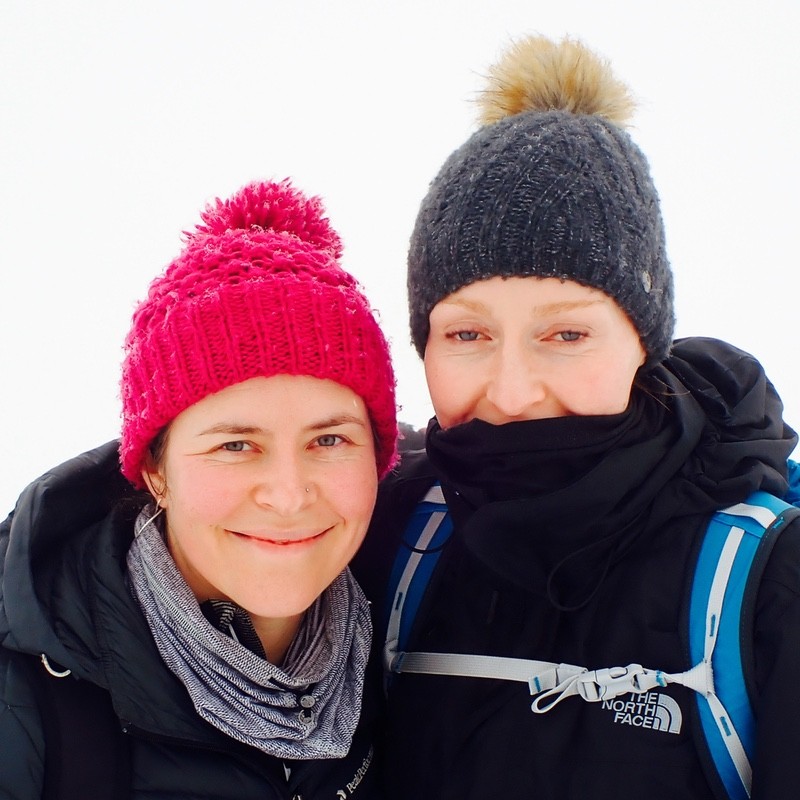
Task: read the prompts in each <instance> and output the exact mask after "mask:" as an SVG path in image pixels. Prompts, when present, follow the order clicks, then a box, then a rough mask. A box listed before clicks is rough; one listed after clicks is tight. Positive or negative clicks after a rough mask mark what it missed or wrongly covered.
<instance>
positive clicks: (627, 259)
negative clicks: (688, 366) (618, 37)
mask: <svg viewBox="0 0 800 800" xmlns="http://www.w3.org/2000/svg"><path fill="white" fill-rule="evenodd" d="M481 105H482V122H483V123H484V125H483V127H482V128H481V129H480V130H478V131H477V132H476V133H475V134H473V135H472V137H471V138H470V139H468V140H467V141H466V143H465V144H463V145H462V146H461V147H459V148H458V149H457V150H456V151H455V152H454V153H453V154H452V155H451V156H450V157H449V158H448V159H447V161H446V162H445V164H444V166H443V167H442V169H441V171H440V172H439V174H438V175H437V176H436V178H435V179H434V181H433V183H432V184H431V186H430V189H429V191H428V194H427V196H426V197H425V199H424V200H423V201H422V205H421V207H420V211H419V215H418V217H417V221H416V225H415V228H414V231H413V233H412V236H411V243H410V248H409V256H408V296H409V309H410V318H411V338H412V341H413V343H414V345H415V347H416V348H417V351H418V352H419V354H420V356H422V355H424V352H425V345H426V342H427V339H428V333H429V322H428V318H429V315H430V312H431V309H432V308H433V307H434V306H435V305H436V304H437V303H438V302H439V301H440V300H442V299H444V298H445V297H447V296H448V295H449V294H451V293H453V292H455V291H457V290H458V289H460V288H461V287H463V286H466V285H468V284H470V283H473V282H475V281H479V280H484V279H487V278H492V277H494V276H503V277H511V276H538V277H543V278H544V277H555V278H561V279H563V280H573V281H576V282H577V283H580V284H583V285H585V286H591V287H593V288H595V289H599V290H601V291H603V292H605V293H606V294H607V295H609V296H610V297H612V298H613V299H614V300H615V301H616V302H617V303H618V304H619V306H620V307H621V308H622V309H623V311H625V313H626V314H627V315H628V317H629V318H630V320H631V322H632V323H633V325H634V327H635V328H636V330H637V331H638V332H639V336H640V338H641V341H642V345H643V347H644V348H645V350H646V352H647V362H646V363H647V364H648V365H649V366H653V365H655V364H657V363H658V362H660V361H662V360H663V359H664V358H665V357H666V356H667V355H668V353H669V348H670V344H671V342H672V334H673V328H674V322H675V320H674V313H673V286H672V273H671V270H670V267H669V262H668V261H667V256H666V251H665V245H664V230H663V224H662V221H661V213H660V209H659V202H658V195H657V193H656V190H655V187H654V185H653V182H652V179H651V177H650V172H649V168H648V164H647V160H646V159H645V157H644V155H643V154H642V152H641V151H640V150H639V148H638V147H637V146H636V145H635V144H634V143H633V141H632V140H631V138H630V137H629V136H628V134H627V133H626V132H625V131H624V130H623V129H622V128H621V127H620V126H621V125H622V124H624V122H625V120H626V119H627V117H628V116H629V115H630V113H631V111H632V109H633V103H632V101H631V99H630V96H629V94H628V91H627V89H626V87H625V86H624V85H623V84H621V83H620V82H619V81H617V80H616V79H615V78H614V77H613V75H612V74H611V71H610V68H609V66H608V64H607V63H606V62H605V61H603V60H601V59H600V58H598V57H597V56H596V55H595V54H593V53H592V52H591V51H589V50H587V49H586V48H585V47H584V46H583V45H581V44H580V43H578V42H575V41H572V40H564V41H562V42H560V43H553V42H551V41H550V40H548V39H545V38H543V37H531V38H528V39H525V40H522V41H520V42H518V43H516V44H515V45H513V46H512V48H511V49H510V50H509V51H508V53H507V54H506V55H505V57H504V58H503V59H502V60H501V61H500V62H499V63H498V64H497V65H496V66H495V67H494V68H493V69H492V71H491V73H490V84H489V88H488V89H487V90H486V91H485V92H484V93H483V95H482V99H481Z"/></svg>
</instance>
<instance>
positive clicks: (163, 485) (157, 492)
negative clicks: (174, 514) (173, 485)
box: [142, 466, 167, 508]
mask: <svg viewBox="0 0 800 800" xmlns="http://www.w3.org/2000/svg"><path fill="white" fill-rule="evenodd" d="M142 480H143V481H144V482H145V485H146V486H147V490H148V491H149V492H150V494H151V495H153V499H154V500H155V501H156V505H157V506H158V507H159V508H166V507H167V481H166V480H165V478H164V476H163V475H162V474H161V473H160V472H159V471H158V470H156V469H150V468H148V467H146V466H145V467H142Z"/></svg>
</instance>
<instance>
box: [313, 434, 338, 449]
mask: <svg viewBox="0 0 800 800" xmlns="http://www.w3.org/2000/svg"><path fill="white" fill-rule="evenodd" d="M342 441H344V440H343V439H342V437H341V436H337V435H336V434H334V433H326V434H325V435H324V436H319V437H318V438H317V444H318V445H319V446H320V447H335V446H336V445H337V444H339V442H342Z"/></svg>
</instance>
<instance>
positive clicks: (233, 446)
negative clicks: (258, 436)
mask: <svg viewBox="0 0 800 800" xmlns="http://www.w3.org/2000/svg"><path fill="white" fill-rule="evenodd" d="M247 446H248V445H247V442H241V441H239V442H225V444H223V445H222V449H223V450H227V451H228V452H229V453H241V452H243V451H244V449H245V448H246V447H247Z"/></svg>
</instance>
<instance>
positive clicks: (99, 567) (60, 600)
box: [0, 443, 379, 800]
mask: <svg viewBox="0 0 800 800" xmlns="http://www.w3.org/2000/svg"><path fill="white" fill-rule="evenodd" d="M128 495H129V488H128V487H127V484H126V482H125V481H124V479H123V478H122V477H121V476H120V474H119V472H118V455H117V448H116V445H115V443H110V444H108V445H104V446H103V447H101V448H98V449H96V450H93V451H91V452H88V453H85V454H84V455H82V456H79V457H77V458H75V459H73V460H72V461H69V462H67V463H66V464H64V465H62V466H60V467H58V468H56V469H55V470H53V471H51V472H49V473H47V474H46V475H44V476H42V477H41V478H40V479H38V480H37V481H35V482H34V483H33V484H32V485H31V486H30V487H28V489H27V490H26V491H25V492H24V493H23V495H22V496H21V498H20V500H19V502H18V504H17V506H16V509H15V510H14V512H13V514H12V515H11V516H10V517H9V518H8V519H7V520H6V521H5V522H4V523H3V525H2V527H0V643H2V647H0V698H2V706H0V797H2V798H4V800H11V799H12V798H13V800H34V798H37V799H38V798H40V797H41V796H42V777H43V759H45V758H47V753H46V752H45V746H44V736H43V731H42V721H41V718H40V715H39V711H38V708H37V706H36V702H35V700H34V695H33V693H32V690H31V684H30V674H29V671H30V670H31V669H33V668H36V662H35V661H34V660H33V659H31V658H30V657H22V656H21V655H20V654H22V653H32V654H40V653H45V654H46V655H47V657H48V659H49V660H50V661H51V662H53V663H55V664H58V665H60V666H62V667H64V668H67V669H70V670H72V673H73V674H74V675H75V676H77V677H79V678H81V679H84V680H87V681H91V682H92V683H94V684H97V685H99V686H101V687H103V688H104V689H106V690H108V692H110V696H111V699H112V702H113V707H114V710H115V712H116V714H117V715H118V717H119V721H120V729H122V728H124V730H125V732H126V733H125V735H126V736H127V737H128V739H126V740H125V741H127V742H129V748H130V754H131V770H132V775H131V795H130V796H131V797H134V798H137V797H141V798H144V797H147V798H159V800H162V799H163V800H166V799H167V798H187V799H188V798H192V800H201V799H202V798H231V799H232V798H236V800H269V799H270V798H276V799H277V798H297V799H299V798H302V800H316V799H319V800H341V798H349V797H355V798H357V799H358V798H361V800H369V799H370V798H375V797H378V796H379V795H378V794H377V791H376V788H375V779H374V775H375V771H376V766H375V763H374V759H373V750H372V746H371V737H370V735H369V732H368V729H369V727H370V723H369V722H367V720H368V718H369V717H370V715H371V714H372V711H374V708H375V704H374V703H373V702H371V699H370V697H369V696H368V697H365V704H364V711H362V721H361V724H360V726H359V729H358V731H357V733H356V737H355V740H354V742H353V746H352V748H351V751H350V754H349V755H348V756H347V757H346V758H344V759H335V760H331V761H326V760H318V761H308V762H303V761H297V762H292V763H291V764H284V763H283V762H282V761H280V760H278V759H275V758H273V757H270V756H268V755H265V754H263V753H261V752H260V751H257V750H255V749H253V748H250V747H248V746H246V745H242V744H239V743H237V742H235V741H233V740H232V739H230V738H229V737H227V736H225V735H224V734H223V733H221V732H220V731H218V730H216V729H215V728H213V727H212V726H210V725H208V724H207V723H205V722H204V721H202V720H201V719H200V717H198V715H197V714H196V713H195V711H194V708H193V706H192V704H191V701H190V699H189V695H188V693H187V692H186V690H185V689H184V687H183V685H182V684H181V683H180V682H179V681H178V680H177V678H175V676H173V674H172V673H171V672H170V671H169V670H168V669H167V668H166V667H165V666H164V664H163V662H162V661H161V658H160V656H159V654H158V651H157V649H156V647H155V644H154V643H153V640H152V636H151V634H150V630H149V628H148V626H147V623H146V622H145V620H144V617H143V616H142V614H141V612H140V611H139V608H138V606H137V605H136V603H135V601H134V600H133V599H132V597H131V594H130V592H129V590H128V587H127V585H126V581H125V556H126V553H127V550H128V547H129V545H130V542H131V538H132V535H133V520H134V518H135V516H136V513H137V511H138V509H137V504H136V503H135V502H134V501H133V500H132V499H131V498H130V497H128ZM287 772H288V773H289V777H288V778H287Z"/></svg>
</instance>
